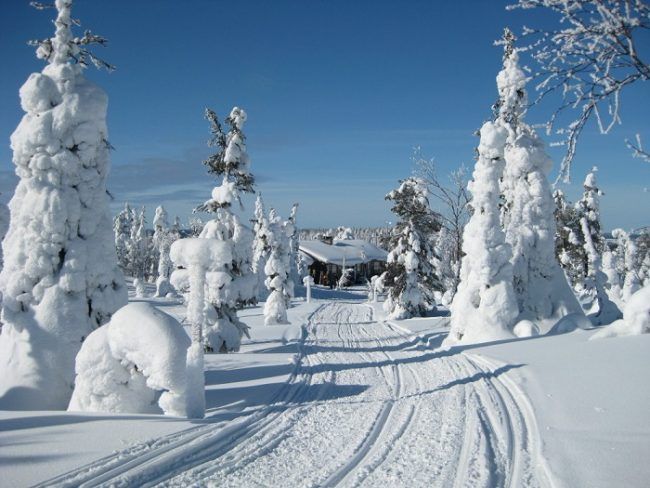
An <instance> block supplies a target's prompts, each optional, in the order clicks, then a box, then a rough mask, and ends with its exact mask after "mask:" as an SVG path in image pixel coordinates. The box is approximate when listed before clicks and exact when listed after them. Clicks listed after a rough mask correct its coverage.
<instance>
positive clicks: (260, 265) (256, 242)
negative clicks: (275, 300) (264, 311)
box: [252, 194, 270, 300]
mask: <svg viewBox="0 0 650 488" xmlns="http://www.w3.org/2000/svg"><path fill="white" fill-rule="evenodd" d="M269 233H270V231H269V221H268V219H267V218H266V215H265V210H264V201H263V200H262V195H261V194H258V195H257V198H256V200H255V218H254V219H253V234H254V236H255V237H254V239H253V261H252V270H253V274H254V275H255V276H257V299H258V300H264V299H266V295H267V290H266V286H265V285H264V280H265V279H266V274H265V273H264V266H265V265H266V261H267V260H268V257H269V251H270V248H269V244H268V240H269Z"/></svg>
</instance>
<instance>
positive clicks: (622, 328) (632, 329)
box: [593, 285, 650, 339]
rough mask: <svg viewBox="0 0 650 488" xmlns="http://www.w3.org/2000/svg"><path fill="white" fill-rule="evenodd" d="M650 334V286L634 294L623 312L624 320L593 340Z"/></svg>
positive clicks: (615, 323)
mask: <svg viewBox="0 0 650 488" xmlns="http://www.w3.org/2000/svg"><path fill="white" fill-rule="evenodd" d="M648 333H650V285H647V286H644V287H643V288H641V289H640V290H639V291H637V292H636V293H634V294H633V295H632V296H631V297H630V298H629V300H628V301H627V303H626V304H625V309H624V310H623V318H622V319H620V320H616V321H615V322H613V323H612V324H611V325H609V326H608V327H605V328H603V329H602V330H600V331H598V333H597V334H595V335H594V336H593V339H602V338H605V337H620V336H633V335H639V334H648Z"/></svg>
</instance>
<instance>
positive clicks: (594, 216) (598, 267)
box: [576, 167, 622, 325]
mask: <svg viewBox="0 0 650 488" xmlns="http://www.w3.org/2000/svg"><path fill="white" fill-rule="evenodd" d="M597 170H598V168H596V167H594V168H593V169H592V170H591V171H590V172H589V173H588V174H587V176H586V178H585V182H584V185H583V186H584V193H583V196H582V198H581V199H580V201H579V202H578V203H577V205H576V207H577V208H578V209H579V212H580V229H581V232H582V240H583V242H584V246H583V247H584V251H585V253H584V254H585V256H586V269H587V273H586V277H585V282H584V287H583V291H582V293H583V296H584V300H588V301H590V302H591V303H589V304H587V305H588V309H589V313H590V318H591V320H592V321H593V322H594V323H595V324H596V325H604V324H609V323H611V322H613V321H614V320H617V319H619V318H620V317H621V316H622V314H621V311H620V310H619V309H618V307H617V306H616V304H615V303H614V302H612V301H611V300H610V298H609V295H608V293H607V275H606V274H605V273H604V272H603V253H604V251H605V247H606V245H605V239H604V238H603V236H602V234H601V230H600V229H601V225H600V196H601V195H602V194H603V193H602V191H600V189H599V188H598V183H597V181H596V171H597ZM584 300H583V301H584Z"/></svg>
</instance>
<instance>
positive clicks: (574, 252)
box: [553, 190, 588, 289]
mask: <svg viewBox="0 0 650 488" xmlns="http://www.w3.org/2000/svg"><path fill="white" fill-rule="evenodd" d="M553 200H554V201H555V227H556V230H555V257H556V259H557V260H558V261H559V263H560V266H561V267H562V269H563V270H564V272H565V273H566V276H567V278H568V279H569V281H570V283H571V285H572V286H573V287H574V288H580V289H582V288H583V287H584V282H585V277H586V276H587V272H588V270H587V267H586V265H587V259H586V256H585V253H586V251H585V246H584V239H583V236H582V227H581V225H580V218H581V213H580V211H579V208H577V207H576V206H575V205H573V204H571V203H569V202H568V201H567V200H566V198H565V196H564V193H563V192H562V190H555V191H554V192H553Z"/></svg>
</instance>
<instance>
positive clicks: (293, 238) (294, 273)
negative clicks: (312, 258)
mask: <svg viewBox="0 0 650 488" xmlns="http://www.w3.org/2000/svg"><path fill="white" fill-rule="evenodd" d="M297 214H298V204H297V203H294V204H293V205H292V206H291V214H290V215H289V220H288V221H287V223H288V224H290V225H291V227H289V226H288V225H287V227H286V228H287V229H290V230H291V235H290V236H289V249H290V251H291V256H290V258H289V259H290V261H289V262H290V264H291V271H290V273H289V276H290V277H291V283H292V285H291V286H292V290H291V296H293V285H294V284H296V283H300V282H301V275H302V271H303V270H302V269H301V268H302V261H301V259H300V241H299V231H298V221H297Z"/></svg>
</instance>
